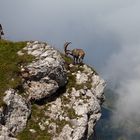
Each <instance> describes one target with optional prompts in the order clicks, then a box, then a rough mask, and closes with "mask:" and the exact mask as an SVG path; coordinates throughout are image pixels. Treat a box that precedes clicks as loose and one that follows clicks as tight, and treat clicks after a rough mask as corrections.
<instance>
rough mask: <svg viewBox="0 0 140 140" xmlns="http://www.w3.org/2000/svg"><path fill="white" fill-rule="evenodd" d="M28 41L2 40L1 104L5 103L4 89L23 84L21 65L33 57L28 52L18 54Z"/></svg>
mask: <svg viewBox="0 0 140 140" xmlns="http://www.w3.org/2000/svg"><path fill="white" fill-rule="evenodd" d="M26 43H27V42H11V41H7V40H0V106H1V105H2V104H3V102H2V99H3V96H4V91H5V90H7V89H8V88H17V87H18V86H19V85H20V84H21V78H20V76H19V70H20V69H19V68H20V65H21V64H26V63H28V62H31V60H32V58H33V57H32V56H30V55H26V54H25V55H23V56H18V55H17V52H18V51H19V50H21V49H22V48H23V47H25V46H26Z"/></svg>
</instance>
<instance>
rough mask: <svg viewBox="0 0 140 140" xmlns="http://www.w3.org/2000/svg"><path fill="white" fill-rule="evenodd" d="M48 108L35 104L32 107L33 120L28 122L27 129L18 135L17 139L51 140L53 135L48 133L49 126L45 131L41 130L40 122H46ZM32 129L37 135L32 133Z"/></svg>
mask: <svg viewBox="0 0 140 140" xmlns="http://www.w3.org/2000/svg"><path fill="white" fill-rule="evenodd" d="M45 110H46V108H45V107H42V106H40V105H36V104H34V105H33V106H32V114H31V118H30V119H29V120H28V123H27V126H26V128H25V129H24V130H23V131H22V132H20V133H19V134H18V135H17V138H18V139H20V140H32V139H34V140H51V139H52V135H51V134H50V133H48V128H47V126H46V127H45V130H41V129H40V127H39V122H42V121H43V120H46V116H45V114H44V112H45ZM30 129H33V130H35V131H36V132H35V133H32V132H30Z"/></svg>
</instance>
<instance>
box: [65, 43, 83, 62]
mask: <svg viewBox="0 0 140 140" xmlns="http://www.w3.org/2000/svg"><path fill="white" fill-rule="evenodd" d="M69 44H71V42H66V43H65V44H64V51H65V54H66V55H71V56H73V59H74V63H75V64H77V63H82V62H83V59H84V56H85V52H84V51H83V50H82V49H73V50H72V51H71V50H67V47H68V45H69Z"/></svg>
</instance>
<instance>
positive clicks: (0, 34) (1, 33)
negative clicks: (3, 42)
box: [0, 24, 4, 39]
mask: <svg viewBox="0 0 140 140" xmlns="http://www.w3.org/2000/svg"><path fill="white" fill-rule="evenodd" d="M2 35H4V32H3V29H2V25H1V24H0V39H1V38H2V37H1V36H2Z"/></svg>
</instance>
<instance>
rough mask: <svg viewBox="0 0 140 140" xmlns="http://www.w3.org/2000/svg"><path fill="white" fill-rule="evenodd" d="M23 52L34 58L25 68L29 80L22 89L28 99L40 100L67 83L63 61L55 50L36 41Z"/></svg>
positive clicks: (29, 44)
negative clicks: (27, 95) (24, 90)
mask: <svg viewBox="0 0 140 140" xmlns="http://www.w3.org/2000/svg"><path fill="white" fill-rule="evenodd" d="M23 50H26V51H27V54H30V55H33V56H35V61H34V62H32V63H30V64H29V65H27V66H26V69H28V71H29V73H30V78H29V80H28V81H27V82H26V83H25V84H24V88H25V89H26V90H27V93H28V94H29V98H31V99H35V100H40V99H42V98H45V97H47V96H50V95H52V94H53V93H55V92H56V90H57V89H58V88H59V87H62V86H64V85H65V84H66V83H67V75H66V69H65V67H64V60H63V59H62V57H61V55H60V53H59V52H58V51H57V50H55V49H53V48H52V47H51V46H49V45H47V43H44V42H38V41H35V42H33V43H28V45H27V46H26V47H25V48H23Z"/></svg>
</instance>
